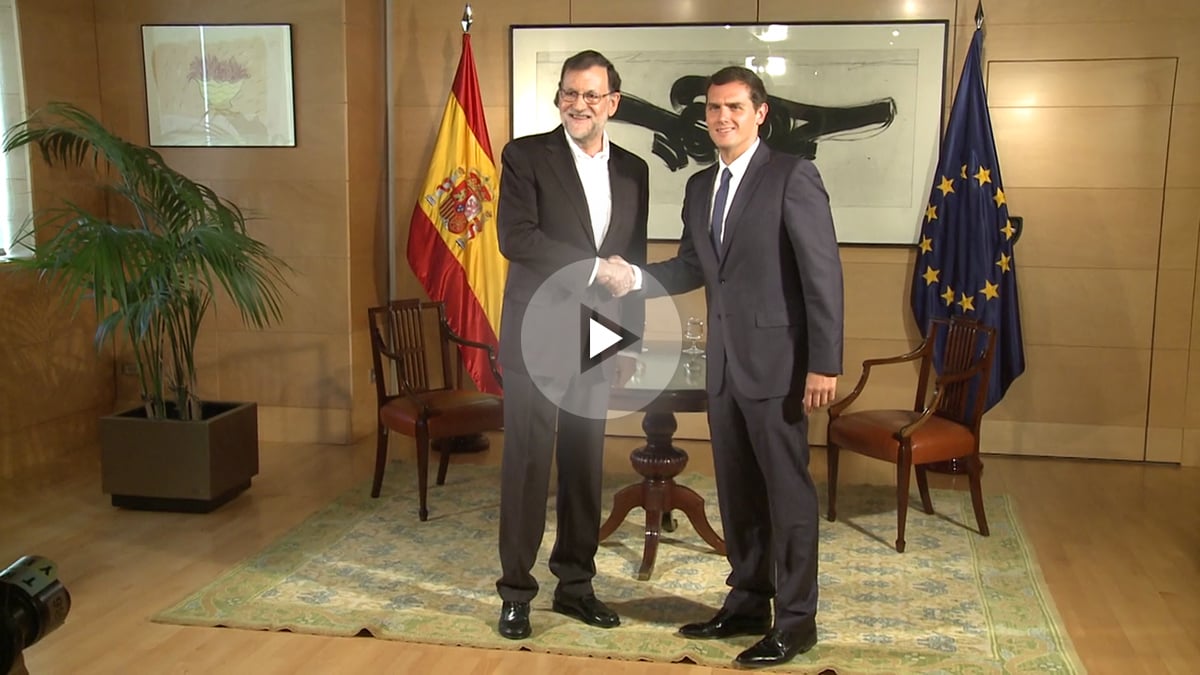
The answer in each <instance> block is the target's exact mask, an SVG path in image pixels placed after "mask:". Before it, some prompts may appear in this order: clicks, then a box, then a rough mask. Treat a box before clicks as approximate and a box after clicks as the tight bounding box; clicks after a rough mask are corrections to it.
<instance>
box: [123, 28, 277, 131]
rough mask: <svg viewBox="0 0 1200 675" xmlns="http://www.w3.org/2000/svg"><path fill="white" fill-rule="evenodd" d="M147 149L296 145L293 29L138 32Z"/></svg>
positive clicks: (151, 29)
mask: <svg viewBox="0 0 1200 675" xmlns="http://www.w3.org/2000/svg"><path fill="white" fill-rule="evenodd" d="M142 47H143V53H144V57H145V67H146V104H147V112H148V118H149V126H150V145H155V146H205V147H212V146H294V145H296V126H295V108H294V100H293V95H292V35H291V26H289V25H285V24H280V25H245V26H142Z"/></svg>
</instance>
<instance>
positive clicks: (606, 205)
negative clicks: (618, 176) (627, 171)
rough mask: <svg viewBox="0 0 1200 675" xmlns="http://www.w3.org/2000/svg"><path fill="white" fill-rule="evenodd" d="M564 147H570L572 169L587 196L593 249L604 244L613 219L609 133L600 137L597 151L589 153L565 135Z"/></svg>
mask: <svg viewBox="0 0 1200 675" xmlns="http://www.w3.org/2000/svg"><path fill="white" fill-rule="evenodd" d="M563 134H566V136H567V147H569V148H571V156H573V157H574V158H575V171H576V172H577V173H578V174H579V182H580V183H582V184H583V196H584V197H585V198H586V199H587V205H588V215H589V216H591V219H592V237H593V239H594V241H595V242H596V248H597V249H599V248H600V245H601V244H603V243H604V236H605V235H607V234H608V226H609V223H610V221H611V220H612V184H611V183H610V182H609V179H608V156H609V147H608V132H607V131H605V132H604V137H603V138H602V139H601V145H600V152H597V153H596V154H595V155H589V154H587V153H586V152H584V151H583V149H581V148H580V147H579V144H578V143H576V142H575V140H574V139H572V138H571V136H570V134H567V130H566V129H563Z"/></svg>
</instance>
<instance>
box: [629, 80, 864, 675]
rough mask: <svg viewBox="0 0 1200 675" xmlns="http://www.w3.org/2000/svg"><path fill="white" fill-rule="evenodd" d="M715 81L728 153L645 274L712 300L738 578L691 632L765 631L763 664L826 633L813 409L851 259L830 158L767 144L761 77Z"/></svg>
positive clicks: (714, 374)
mask: <svg viewBox="0 0 1200 675" xmlns="http://www.w3.org/2000/svg"><path fill="white" fill-rule="evenodd" d="M706 90H707V102H706V105H705V118H706V121H707V124H708V133H709V136H711V137H712V140H713V143H714V144H715V145H716V146H717V150H718V152H719V155H720V161H719V162H718V163H717V164H715V165H713V166H712V167H710V168H708V169H705V170H703V171H700V172H698V173H697V174H695V175H694V176H692V177H691V178H690V179H689V180H688V183H687V192H686V194H685V197H684V203H683V225H684V234H683V238H682V240H681V242H680V245H679V252H678V255H677V257H675V258H673V259H671V260H668V261H665V262H661V263H656V264H652V265H648V266H647V267H645V272H646V273H648V274H652V275H653V276H654V277H655V278H656V279H657V280H658V281H659V282H660V283H661V284H662V286H663V288H664V289H665V290H666V292H668V293H671V294H676V293H682V292H686V291H689V290H692V289H694V288H698V287H699V286H701V285H703V286H704V288H705V290H706V292H707V297H708V326H709V331H708V348H707V356H708V367H707V372H708V375H707V378H708V380H707V383H706V388H707V390H708V394H709V412H708V419H709V428H710V430H711V436H712V446H713V462H714V470H715V472H716V478H717V493H718V498H719V501H720V507H721V519H722V522H723V524H724V528H725V545H726V550H727V555H728V558H729V563H730V566H731V567H732V570H733V571H732V573H731V574H730V575H729V578H728V579H727V581H726V583H728V585H729V586H730V592H729V594H728V595H727V596H726V598H725V603H724V606H723V607H722V608H721V609H720V611H718V612H717V613H716V616H714V617H713V618H711V619H710V620H708V621H705V622H701V623H692V624H687V625H685V626H683V627H682V628H681V629H680V633H681V634H682V635H684V636H685V637H689V638H700V639H704V638H724V637H729V636H733V635H750V634H757V635H762V634H763V633H766V636H765V637H764V638H763V639H762V640H760V641H759V642H758V643H757V644H755V645H754V646H752V647H750V648H749V649H747V650H746V651H744V652H742V653H741V654H739V655H738V657H737V663H738V664H739V665H742V666H751V667H753V666H765V665H773V664H778V663H783V662H785V661H788V660H790V659H791V658H792V657H794V656H795V655H796V654H798V653H802V652H805V651H808V650H809V649H811V648H812V646H813V645H814V644H815V643H816V639H817V631H816V611H817V527H818V509H817V494H816V489H815V487H814V485H813V481H812V477H811V476H810V475H809V472H808V458H809V449H808V417H807V416H808V413H810V412H811V411H812V410H813V409H814V408H817V407H819V406H823V405H825V404H827V403H829V402H830V401H832V399H833V396H834V393H835V390H836V388H837V375H838V374H839V373H840V372H841V369H842V268H841V261H840V259H839V257H838V246H837V240H836V238H835V235H834V229H833V217H832V215H831V213H830V209H829V197H828V195H827V194H826V192H825V188H824V185H823V184H822V182H821V177H820V175H819V174H818V173H817V169H816V167H815V166H813V164H812V162H810V161H808V160H806V159H801V158H798V157H796V156H793V155H788V154H784V153H781V152H773V151H772V150H771V149H770V148H768V147H767V146H766V144H764V143H761V142H760V141H759V138H758V128H759V125H761V124H762V123H763V120H764V119H765V118H766V115H767V92H766V89H765V88H764V86H763V83H762V80H761V79H759V77H758V76H757V75H755V74H754V73H753V72H752V71H750V70H747V69H746V68H741V67H737V66H731V67H729V68H723V69H721V70H719V71H717V72H716V73H714V74H713V75H712V77H710V78H709V84H708V87H707V89H706ZM772 598H774V600H775V611H774V622H773V625H772V616H771V600H772Z"/></svg>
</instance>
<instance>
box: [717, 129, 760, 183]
mask: <svg viewBox="0 0 1200 675" xmlns="http://www.w3.org/2000/svg"><path fill="white" fill-rule="evenodd" d="M761 143H762V139H761V138H758V137H755V138H754V143H752V144H751V145H750V148H749V149H748V150H746V151H745V152H743V153H742V154H741V156H739V157H738V158H737V159H735V160H733V162H732V163H730V164H726V163H725V160H723V159H720V155H717V158H718V159H717V161H718V162H719V163H720V164H721V169H729V173H731V174H733V175H734V176H741V175H742V174H743V173H745V172H746V167H747V166H749V165H750V159H751V158H753V157H754V153H755V152H757V151H758V146H759V145H760V144H761ZM720 174H721V172H720V171H717V175H720Z"/></svg>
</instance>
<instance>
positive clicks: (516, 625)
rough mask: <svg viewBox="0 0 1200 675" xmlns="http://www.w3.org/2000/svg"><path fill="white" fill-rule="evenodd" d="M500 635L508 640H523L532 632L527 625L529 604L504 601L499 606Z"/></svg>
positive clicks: (498, 625)
mask: <svg viewBox="0 0 1200 675" xmlns="http://www.w3.org/2000/svg"><path fill="white" fill-rule="evenodd" d="M497 627H498V628H499V629H500V635H501V636H502V637H506V638H508V639H509V640H524V639H525V638H527V637H529V634H530V633H532V632H533V628H532V627H531V626H530V625H529V603H528V602H515V601H508V600H506V601H504V602H503V603H502V604H501V605H500V621H499V623H498V624H497Z"/></svg>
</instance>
